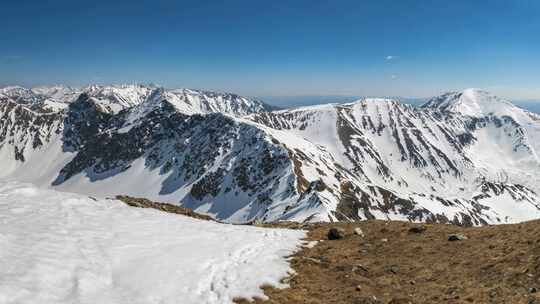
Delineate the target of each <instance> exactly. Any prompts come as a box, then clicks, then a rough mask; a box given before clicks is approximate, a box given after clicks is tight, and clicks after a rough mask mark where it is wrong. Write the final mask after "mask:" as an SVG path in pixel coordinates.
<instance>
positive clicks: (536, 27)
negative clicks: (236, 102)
mask: <svg viewBox="0 0 540 304" xmlns="http://www.w3.org/2000/svg"><path fill="white" fill-rule="evenodd" d="M2 11H3V14H2V18H0V28H2V31H0V85H8V84H21V85H26V86H31V85H39V84H53V83H66V84H70V85H85V84H88V83H125V82H128V83H131V82H142V83H146V82H153V83H157V84H161V85H165V86H168V87H191V88H203V89H214V90H221V91H232V92H236V93H240V94H244V95H258V96H266V95H359V96H360V95H361V96H367V95H369V96H373V95H378V96H383V95H384V96H409V97H425V96H430V95H435V94H438V93H440V92H443V91H448V90H457V89H463V88H467V87H479V88H484V89H487V90H490V91H492V92H494V93H496V94H499V95H502V96H504V97H508V98H513V99H537V98H540V59H539V56H540V1H536V0H514V1H510V0H501V1H496V0H493V1H488V0H485V1H470V0H467V1H465V0H463V1H460V0H454V1H447V0H446V1H437V0H434V1H428V0H425V1H410V0H400V1H389V0H388V1H387V0H378V1H360V0H354V1H339V0H335V1H316V0H305V1H294V0H289V1H257V0H251V1H243V0H242V1H236V0H229V1H160V0H156V1H147V0H141V1H134V0H132V1H102V0H95V1H73V0H71V1H64V0H62V1H55V0H50V1H37V0H36V1H25V0H18V1H7V3H2Z"/></svg>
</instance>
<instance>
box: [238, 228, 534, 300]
mask: <svg viewBox="0 0 540 304" xmlns="http://www.w3.org/2000/svg"><path fill="white" fill-rule="evenodd" d="M280 226H281V225H280ZM417 226H419V225H416V224H411V223H405V222H386V221H376V220H372V221H365V222H359V223H337V224H314V225H310V226H305V225H303V227H302V228H304V229H305V228H306V227H307V228H308V229H310V231H309V234H308V240H310V241H315V240H324V241H323V242H319V243H318V244H317V245H316V246H315V247H313V248H311V249H310V248H304V249H303V250H301V251H299V252H298V253H296V254H295V255H294V256H293V257H292V260H291V266H292V268H293V269H294V270H295V271H296V273H297V274H296V275H294V276H292V277H290V278H287V279H286V281H288V283H289V284H290V288H287V289H275V288H272V287H264V288H263V289H264V290H265V293H266V295H267V296H268V297H269V298H270V299H269V300H266V301H263V300H260V299H256V300H255V303H261V304H262V303H264V304H277V303H279V304H296V303H310V304H323V303H324V304H331V303H340V304H343V303H352V304H372V303H373V304H374V303H384V304H386V303H392V304H402V303H511V304H514V303H516V304H519V303H527V304H533V303H534V304H540V221H532V222H527V223H522V224H516V225H500V226H486V227H480V228H463V227H458V226H453V225H441V224H434V225H424V226H425V227H426V228H427V229H426V230H425V231H424V232H420V233H418V232H417V233H414V232H410V231H409V230H410V228H412V227H417ZM331 227H341V228H344V229H345V231H346V236H345V238H343V239H340V240H331V241H330V240H327V232H328V230H329V228H331ZM356 227H360V228H361V229H362V230H363V232H364V234H365V237H361V236H358V235H355V234H354V233H353V230H354V228H356ZM291 228H296V227H295V226H294V225H292V226H291ZM455 233H461V234H464V235H466V236H467V237H468V239H467V240H461V241H453V242H450V241H448V236H449V235H450V234H455ZM536 289H539V291H538V292H536ZM237 302H238V303H248V301H246V300H241V299H239V300H238V301H237Z"/></svg>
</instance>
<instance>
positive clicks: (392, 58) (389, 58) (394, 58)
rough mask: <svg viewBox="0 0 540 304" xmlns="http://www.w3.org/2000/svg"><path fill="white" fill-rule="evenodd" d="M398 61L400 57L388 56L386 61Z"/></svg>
mask: <svg viewBox="0 0 540 304" xmlns="http://www.w3.org/2000/svg"><path fill="white" fill-rule="evenodd" d="M396 59H398V56H393V55H388V56H386V60H387V61H390V60H396Z"/></svg>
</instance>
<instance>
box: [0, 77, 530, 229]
mask: <svg viewBox="0 0 540 304" xmlns="http://www.w3.org/2000/svg"><path fill="white" fill-rule="evenodd" d="M538 151H540V116H539V115H537V114H534V113H531V112H530V111H527V110H523V109H521V108H519V107H517V106H515V105H513V104H511V103H510V102H508V101H505V100H502V99H500V98H497V97H496V96H493V95H491V94H489V93H487V92H484V91H481V90H475V89H468V90H465V91H463V92H450V93H447V94H443V95H441V96H437V97H434V98H431V99H429V100H427V101H426V102H425V103H424V104H423V105H422V106H415V107H413V106H411V105H408V104H404V103H401V102H399V101H397V100H394V99H388V98H361V99H359V100H355V101H352V102H350V101H348V100H345V102H339V103H331V104H323V105H316V106H308V107H300V108H295V109H284V110H276V109H275V108H274V107H272V106H269V105H267V104H266V103H264V102H262V101H260V100H257V99H251V98H246V97H242V96H238V95H236V94H230V93H216V92H208V91H198V90H190V89H165V88H161V87H157V86H144V85H119V86H96V85H94V86H88V87H86V88H82V89H76V88H70V87H67V86H54V87H39V88H31V89H28V88H23V87H6V88H3V89H0V156H1V160H0V178H3V179H11V180H17V181H22V182H31V183H34V184H37V185H38V186H43V187H52V188H56V189H58V190H63V191H71V192H78V193H84V194H89V195H97V196H110V195H116V194H127V195H132V196H140V197H146V198H150V199H154V200H160V201H167V202H172V203H177V204H181V205H183V206H186V207H189V208H193V209H195V210H196V211H198V212H202V213H207V214H210V215H212V216H214V217H216V218H219V219H221V220H225V221H229V222H247V221H252V220H256V219H260V220H265V221H274V220H294V221H355V220H363V219H371V218H381V219H403V220H410V221H427V222H442V223H447V222H452V223H457V224H463V225H481V224H491V223H508V222H515V221H521V220H527V219H532V218H538V217H540V209H539V208H540V207H539V206H540V205H539V204H540V198H539V196H538V194H537V193H539V191H540V186H539V185H540V182H539V181H540V178H539V176H540V175H539V173H540V160H539V156H538V153H539V152H538Z"/></svg>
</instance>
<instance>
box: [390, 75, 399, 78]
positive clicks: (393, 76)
mask: <svg viewBox="0 0 540 304" xmlns="http://www.w3.org/2000/svg"><path fill="white" fill-rule="evenodd" d="M390 78H392V79H398V75H390Z"/></svg>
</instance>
